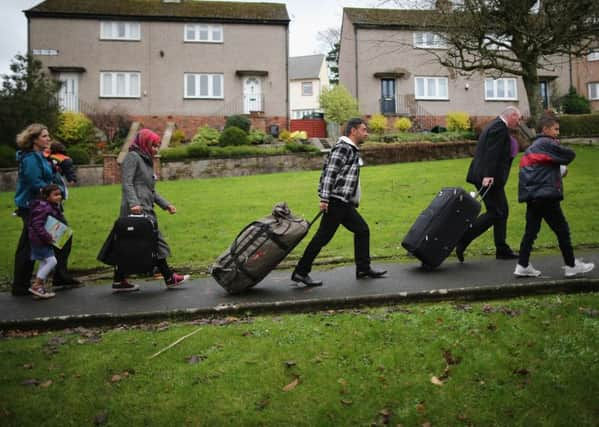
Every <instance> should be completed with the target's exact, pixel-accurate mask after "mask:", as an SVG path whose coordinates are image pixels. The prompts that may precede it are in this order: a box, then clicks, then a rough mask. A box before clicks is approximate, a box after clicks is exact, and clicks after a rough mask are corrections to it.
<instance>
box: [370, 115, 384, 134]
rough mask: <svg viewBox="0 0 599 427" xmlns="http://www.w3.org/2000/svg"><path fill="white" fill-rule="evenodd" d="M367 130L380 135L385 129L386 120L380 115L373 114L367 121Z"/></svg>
mask: <svg viewBox="0 0 599 427" xmlns="http://www.w3.org/2000/svg"><path fill="white" fill-rule="evenodd" d="M368 128H369V129H370V131H371V132H373V133H376V134H378V135H381V134H382V133H383V132H385V129H386V128H387V118H386V117H385V116H383V115H382V114H374V115H373V116H372V117H371V118H370V120H368Z"/></svg>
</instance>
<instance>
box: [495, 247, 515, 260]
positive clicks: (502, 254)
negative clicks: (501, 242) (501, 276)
mask: <svg viewBox="0 0 599 427" xmlns="http://www.w3.org/2000/svg"><path fill="white" fill-rule="evenodd" d="M518 257H519V255H518V252H514V251H513V250H511V249H508V250H505V251H498V252H497V253H495V258H496V259H517V258H518Z"/></svg>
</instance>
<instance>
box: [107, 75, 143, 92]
mask: <svg viewBox="0 0 599 427" xmlns="http://www.w3.org/2000/svg"><path fill="white" fill-rule="evenodd" d="M120 76H124V81H123V83H124V92H123V93H118V86H119V78H120ZM107 77H110V87H107V85H106V83H105V79H106V78H107ZM133 77H135V78H133ZM140 97H141V73H140V72H139V71H100V98H140Z"/></svg>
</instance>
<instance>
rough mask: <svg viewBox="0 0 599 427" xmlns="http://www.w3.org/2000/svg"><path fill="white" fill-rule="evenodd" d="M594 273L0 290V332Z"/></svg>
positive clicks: (546, 281) (485, 271)
mask: <svg viewBox="0 0 599 427" xmlns="http://www.w3.org/2000/svg"><path fill="white" fill-rule="evenodd" d="M577 256H578V257H579V258H582V259H584V260H585V261H592V262H594V263H595V265H596V266H597V267H596V268H595V270H593V271H592V272H590V273H587V274H585V275H583V276H580V277H577V278H573V279H566V278H564V275H563V270H562V269H561V266H562V265H563V261H562V259H561V256H558V255H550V256H533V259H532V262H533V264H534V266H535V268H537V269H539V270H541V271H542V273H543V274H542V275H541V276H540V277H536V278H515V277H514V275H513V271H514V267H515V265H516V261H515V260H514V261H500V260H495V259H494V258H493V259H491V258H482V259H468V258H467V259H466V262H465V263H464V264H460V263H459V262H457V260H456V259H455V257H453V256H452V257H450V258H449V259H448V260H447V261H446V262H445V263H444V264H443V265H441V266H440V267H439V268H438V269H436V270H433V271H425V270H423V269H421V268H420V264H419V263H418V262H417V260H414V262H412V263H407V264H384V263H375V265H376V266H377V267H382V268H386V269H387V270H388V271H389V272H388V274H387V277H385V278H381V279H366V280H356V278H355V271H354V267H353V266H342V267H336V268H332V269H329V270H316V271H314V272H313V273H312V276H313V277H314V278H316V279H321V280H323V281H324V285H323V286H322V287H315V288H306V287H302V286H294V285H293V282H291V280H290V276H291V272H290V271H288V270H275V271H274V272H272V273H271V274H270V275H269V276H267V277H266V278H265V279H264V280H263V281H262V282H261V283H259V284H258V285H257V286H256V287H255V288H252V289H251V290H250V291H248V292H246V293H244V294H239V295H228V294H227V293H226V292H225V290H224V289H222V288H221V287H220V286H219V285H218V284H217V283H216V282H215V281H214V279H212V278H211V277H205V278H192V279H191V280H190V282H189V283H186V284H185V285H183V287H181V288H179V289H169V290H167V289H166V288H165V286H164V283H163V282H162V281H161V280H160V281H159V280H137V281H135V283H138V284H139V285H140V287H141V290H140V291H139V292H133V293H128V294H112V292H111V289H110V285H109V284H106V285H90V286H84V287H82V288H78V289H72V290H65V291H61V292H57V296H56V298H54V299H51V300H44V301H34V300H33V299H32V298H31V297H13V296H11V295H10V294H9V293H2V294H0V307H1V311H0V329H17V328H18V329H28V328H60V327H72V326H80V325H81V326H91V325H104V324H118V323H125V322H136V321H149V320H158V319H172V318H178V319H193V318H199V317H206V316H212V315H236V316H239V315H244V314H247V313H252V314H256V313H260V312H271V313H272V312H281V311H310V310H317V309H327V308H331V309H332V308H336V309H339V308H347V307H356V306H361V305H382V304H391V303H407V302H416V301H432V300H460V299H479V300H481V299H493V298H508V297H514V296H521V295H528V294H535V293H558V292H585V291H599V251H597V250H592V251H586V252H583V251H578V252H577Z"/></svg>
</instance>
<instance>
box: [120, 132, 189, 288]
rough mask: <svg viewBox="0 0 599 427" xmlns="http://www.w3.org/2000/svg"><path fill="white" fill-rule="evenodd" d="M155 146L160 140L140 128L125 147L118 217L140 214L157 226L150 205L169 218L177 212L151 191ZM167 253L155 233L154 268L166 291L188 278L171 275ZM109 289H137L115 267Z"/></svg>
mask: <svg viewBox="0 0 599 427" xmlns="http://www.w3.org/2000/svg"><path fill="white" fill-rule="evenodd" d="M159 146H160V137H159V136H158V135H157V134H156V133H154V132H152V131H151V130H149V129H142V130H140V131H139V132H138V133H137V135H136V136H135V139H134V140H133V143H132V144H131V147H129V152H128V153H127V155H126V156H125V159H124V160H123V163H122V164H121V181H122V199H121V213H120V215H121V216H127V215H131V214H134V215H141V214H143V215H146V216H147V217H149V218H150V219H151V220H152V221H153V222H154V223H157V219H156V213H155V212H154V204H157V205H158V206H160V207H161V208H162V209H164V210H166V211H168V213H170V214H171V215H172V214H175V213H176V212H177V209H176V208H175V206H174V205H172V204H170V203H169V202H168V201H166V200H165V199H164V198H162V196H160V194H158V193H157V192H156V191H155V190H154V187H155V185H156V175H154V162H153V159H154V155H155V154H156V153H157V152H158V147H159ZM170 254H171V251H170V248H169V246H168V244H167V243H166V241H165V240H164V238H163V237H162V234H161V233H160V230H158V249H157V259H156V267H157V268H158V270H159V271H160V273H161V274H162V276H163V277H164V281H165V283H166V287H167V288H173V287H177V286H179V285H180V284H181V283H183V282H184V281H186V280H187V279H188V278H189V275H181V274H177V273H173V271H172V270H171V269H170V267H169V265H168V264H167V262H166V258H167V257H168V256H170ZM112 290H113V292H131V291H137V290H139V287H138V286H137V285H134V284H133V283H130V282H129V281H127V278H126V276H125V274H123V273H122V272H120V271H119V269H118V267H117V268H115V272H114V281H113V284H112Z"/></svg>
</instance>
